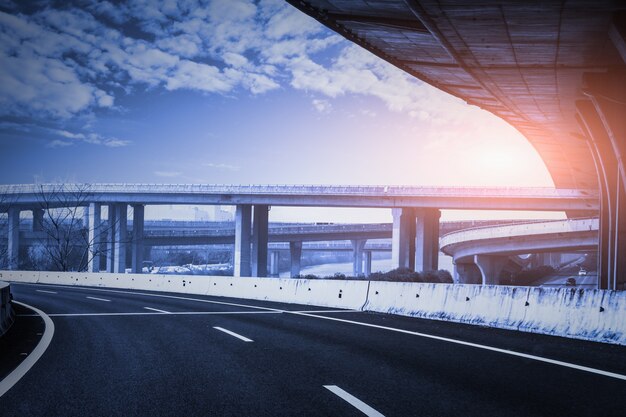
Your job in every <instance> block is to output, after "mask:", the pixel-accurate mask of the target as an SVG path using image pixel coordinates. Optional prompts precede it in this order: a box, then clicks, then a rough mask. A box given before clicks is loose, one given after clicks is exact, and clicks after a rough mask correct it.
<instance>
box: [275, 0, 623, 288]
mask: <svg viewBox="0 0 626 417" xmlns="http://www.w3.org/2000/svg"><path fill="white" fill-rule="evenodd" d="M287 1H288V2H289V3H290V4H292V5H293V6H294V7H296V8H298V9H300V10H301V11H302V12H304V13H306V14H308V15H309V16H311V17H313V18H314V19H316V20H318V21H319V22H320V23H322V24H324V25H326V26H327V27H329V28H330V29H331V30H334V31H335V32H337V33H338V34H340V35H341V36H343V37H345V38H346V39H348V40H349V41H351V42H354V43H355V44H357V45H360V46H362V47H363V48H365V49H367V50H368V51H370V52H372V53H373V54H375V55H377V56H378V57H380V58H381V59H383V60H385V61H387V62H389V63H391V64H393V65H395V66H396V67H398V68H400V69H401V70H403V71H405V72H407V73H408V74H410V75H412V76H414V77H416V78H419V79H421V80H423V81H424V82H426V83H428V84H431V85H433V86H435V87H437V88H439V89H441V90H443V91H446V92H448V93H450V94H452V95H454V96H456V97H459V98H461V99H463V100H465V101H466V102H467V103H469V104H472V105H475V106H478V107H480V108H482V109H485V110H487V111H489V112H491V113H493V114H495V115H496V116H498V117H500V118H502V119H504V120H506V121H507V122H508V123H510V124H511V125H512V126H514V127H515V128H516V129H517V130H519V131H520V132H521V133H522V134H523V135H524V136H525V137H526V138H527V139H528V141H529V142H530V143H531V144H532V145H533V147H534V148H535V149H536V150H537V152H538V153H539V156H540V157H541V158H542V159H543V161H544V162H545V164H546V167H547V169H548V171H549V172H550V174H551V176H552V179H553V181H554V184H555V187H557V189H559V188H567V189H578V190H583V189H592V190H595V193H597V195H598V196H599V203H600V224H599V250H598V254H599V256H598V268H597V269H598V273H599V276H600V286H601V288H617V287H618V283H620V285H622V284H623V283H624V282H625V281H626V257H624V256H623V254H624V253H626V162H625V157H624V155H626V124H625V123H624V114H626V4H625V3H624V2H620V1H613V0H581V1H575V2H574V1H569V2H563V1H542V2H524V1H502V0H484V1H481V2H480V4H476V2H471V1H465V2H463V1H456V0H437V1H434V0H389V1H376V2H370V1H351V2H346V1H333V0H287ZM568 215H570V216H571V217H581V214H580V213H571V212H569V211H568ZM586 215H591V216H593V215H595V213H591V212H590V213H588V214H583V216H586Z"/></svg>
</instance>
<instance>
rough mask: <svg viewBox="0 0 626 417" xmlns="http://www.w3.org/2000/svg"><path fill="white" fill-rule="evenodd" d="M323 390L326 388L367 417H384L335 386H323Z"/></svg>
mask: <svg viewBox="0 0 626 417" xmlns="http://www.w3.org/2000/svg"><path fill="white" fill-rule="evenodd" d="M324 388H326V389H327V390H329V391H330V392H332V393H333V394H335V395H336V396H338V397H339V398H341V399H342V400H344V401H346V402H347V403H348V404H350V405H351V406H353V407H355V408H356V409H357V410H359V411H360V412H362V413H363V414H365V415H366V416H368V417H385V416H384V415H383V414H381V413H379V412H378V411H376V410H374V409H373V408H372V407H370V406H369V405H367V404H365V403H364V402H363V401H361V400H359V399H358V398H357V397H355V396H354V395H352V394H350V393H348V392H346V391H344V390H342V389H341V388H339V387H338V386H337V385H324Z"/></svg>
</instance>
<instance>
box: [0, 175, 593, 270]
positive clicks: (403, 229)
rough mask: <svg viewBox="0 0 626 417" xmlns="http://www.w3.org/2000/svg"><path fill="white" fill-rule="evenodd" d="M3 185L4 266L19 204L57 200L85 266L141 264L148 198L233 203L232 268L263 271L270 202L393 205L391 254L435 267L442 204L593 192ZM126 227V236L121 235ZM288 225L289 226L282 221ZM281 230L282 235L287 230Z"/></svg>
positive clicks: (13, 256) (544, 201) (491, 204)
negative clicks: (78, 215) (70, 213)
mask: <svg viewBox="0 0 626 417" xmlns="http://www.w3.org/2000/svg"><path fill="white" fill-rule="evenodd" d="M0 195H1V196H2V203H1V204H0V210H4V211H6V212H7V213H8V223H9V224H8V229H9V230H8V249H9V250H8V252H9V260H10V263H9V269H15V268H17V257H18V254H19V252H18V249H19V216H20V212H21V211H24V210H30V211H32V213H33V227H34V230H40V229H41V224H42V221H43V218H44V215H45V214H46V213H48V215H49V213H51V212H53V211H54V210H55V209H57V208H62V207H66V208H69V209H73V210H75V211H78V210H79V209H80V210H83V211H87V212H88V213H89V214H88V221H87V223H88V229H89V238H88V241H89V244H90V253H91V254H92V256H91V259H90V264H89V270H90V271H91V272H96V271H99V268H100V256H106V261H107V262H106V264H107V266H106V269H107V271H109V272H123V271H125V270H126V268H127V264H130V265H131V266H132V270H133V271H134V272H141V265H142V263H143V253H144V250H143V247H144V242H145V239H146V237H147V238H150V236H146V232H145V230H144V229H145V219H144V217H145V215H144V212H145V206H146V205H159V204H167V205H173V204H186V205H187V204H194V205H201V204H207V205H235V207H236V213H235V230H234V245H235V249H234V273H235V276H265V275H266V274H267V266H268V249H267V248H268V243H269V238H270V235H269V209H270V206H272V205H273V206H304V207H306V206H316V207H367V208H391V209H392V216H393V225H392V226H391V237H392V264H393V265H394V266H395V267H405V268H410V269H414V270H420V271H421V270H434V269H437V263H438V253H439V245H438V243H439V217H440V211H439V210H440V209H482V210H493V209H500V210H541V211H568V212H582V213H587V212H589V211H594V210H598V209H599V198H598V195H597V192H595V191H593V190H568V189H552V188H511V187H500V188H499V187H490V188H478V187H463V188H461V187H439V188H438V187H405V186H293V185H285V186H269V185H255V186H223V185H153V184H30V185H5V186H0ZM103 205H106V206H107V207H108V209H107V211H108V215H107V217H108V218H107V221H106V222H104V221H103V219H102V206H103ZM129 206H130V207H132V224H133V226H132V231H130V232H129V231H128V230H127V226H128V209H129ZM107 225H108V226H107ZM318 230H319V229H318ZM329 230H330V229H329ZM300 232H301V231H300ZM341 232H342V233H341V234H343V232H345V231H341ZM129 233H131V235H132V239H131V240H130V242H129V241H127V240H126V238H125V237H126V236H127V235H128V234H129ZM285 233H286V235H287V236H288V233H289V231H286V232H285ZM291 233H292V235H291V238H292V239H294V247H293V252H294V257H298V258H299V256H300V255H299V250H301V249H299V248H298V245H297V244H296V243H297V242H295V239H296V235H297V234H298V233H299V232H298V231H297V230H293V231H291ZM368 233H369V235H367V236H368V238H374V236H378V235H379V234H382V233H383V231H382V230H372V231H369V232H368ZM384 233H386V234H388V233H389V231H388V230H385V231H384ZM331 235H332V233H325V234H324V236H321V235H320V236H319V239H320V240H321V239H326V240H327V239H329V237H330V236H331ZM287 236H285V237H283V238H282V239H284V240H287V239H286V237H287ZM364 236H365V235H364ZM186 237H187V238H190V237H189V236H186ZM154 238H155V239H157V237H156V236H155V237H154ZM355 242H356V243H355V245H357V246H356V249H355V252H356V253H357V255H356V256H357V259H356V260H355V262H356V264H357V265H361V264H362V261H361V259H360V256H361V255H359V254H361V253H362V250H361V249H360V246H362V245H364V243H363V242H365V240H364V239H361V240H359V239H355ZM358 242H361V243H358ZM128 245H130V246H131V253H132V256H131V260H130V262H127V259H126V252H127V251H126V247H127V246H128ZM300 246H301V245H300ZM101 247H105V248H106V249H103V250H101V249H99V248H101ZM358 272H360V271H358Z"/></svg>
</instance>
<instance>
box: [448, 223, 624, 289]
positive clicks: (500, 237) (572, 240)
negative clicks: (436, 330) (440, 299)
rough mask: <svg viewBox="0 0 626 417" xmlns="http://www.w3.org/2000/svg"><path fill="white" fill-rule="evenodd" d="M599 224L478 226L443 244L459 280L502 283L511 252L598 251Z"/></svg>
mask: <svg viewBox="0 0 626 417" xmlns="http://www.w3.org/2000/svg"><path fill="white" fill-rule="evenodd" d="M598 227H599V219H598V218H582V219H567V220H553V221H545V220H544V221H540V222H527V223H518V224H509V225H499V226H489V227H476V228H471V229H465V230H459V231H456V232H451V233H448V234H446V235H444V236H442V237H441V240H440V246H441V251H442V252H444V253H445V254H446V255H449V256H451V257H452V259H453V261H454V265H455V274H454V275H455V278H456V279H457V280H458V281H459V282H462V283H476V284H478V283H482V284H483V285H488V284H499V283H500V277H501V273H502V271H503V270H504V269H506V268H507V266H508V264H509V263H510V261H511V256H512V255H520V254H527V253H541V252H568V251H595V250H597V247H598ZM620 289H623V288H620Z"/></svg>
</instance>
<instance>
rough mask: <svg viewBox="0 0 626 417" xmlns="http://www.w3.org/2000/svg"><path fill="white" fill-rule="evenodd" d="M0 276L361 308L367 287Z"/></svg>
mask: <svg viewBox="0 0 626 417" xmlns="http://www.w3.org/2000/svg"><path fill="white" fill-rule="evenodd" d="M0 278H2V279H5V280H7V281H14V282H30V283H41V284H59V285H83V286H92V287H106V288H125V289H135V290H147V291H170V292H178V293H186V294H203V295H215V296H221V297H235V298H246V299H253V300H266V301H276V302H282V303H294V304H305V305H316V306H323V307H334V308H345V309H360V308H361V307H362V306H363V304H364V303H365V300H366V299H367V288H368V282H367V281H350V280H346V281H337V280H308V279H289V278H233V277H214V276H199V275H159V274H109V273H83V272H33V271H2V272H0Z"/></svg>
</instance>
